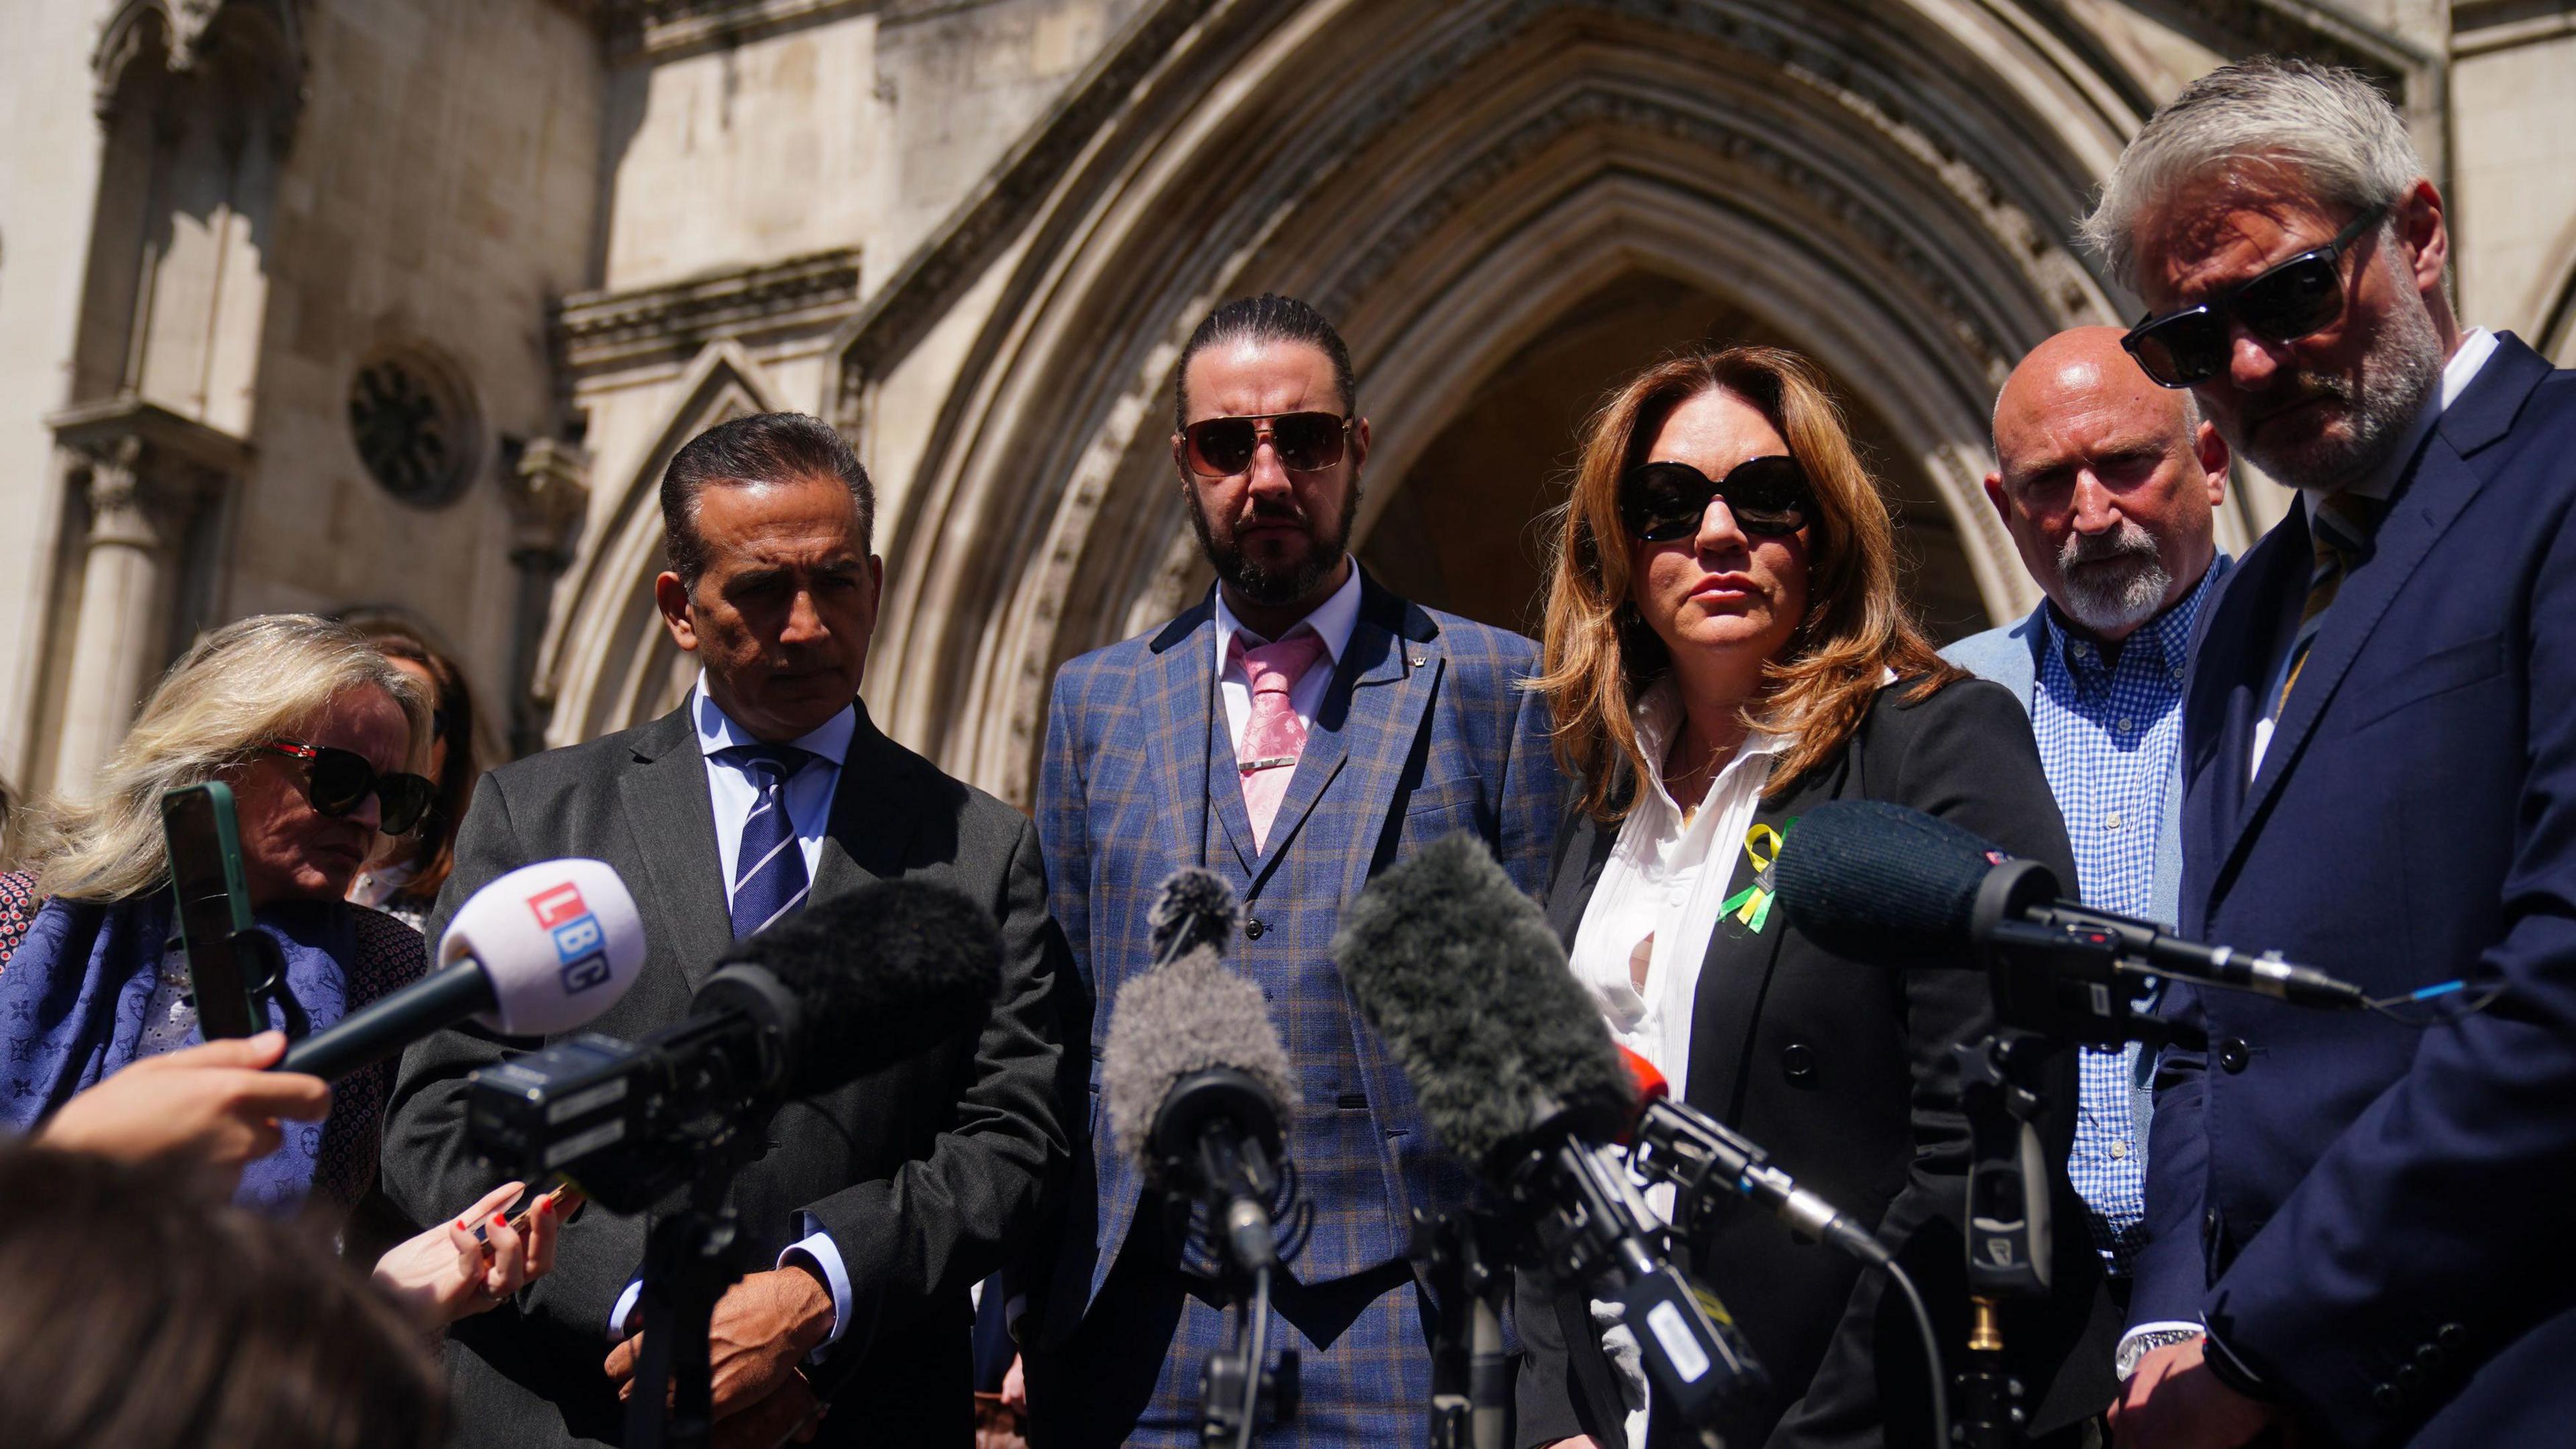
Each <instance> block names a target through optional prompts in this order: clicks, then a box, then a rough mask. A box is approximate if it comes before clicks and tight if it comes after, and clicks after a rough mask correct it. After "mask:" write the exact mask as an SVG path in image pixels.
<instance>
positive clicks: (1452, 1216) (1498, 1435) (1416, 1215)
mask: <svg viewBox="0 0 2576 1449" xmlns="http://www.w3.org/2000/svg"><path fill="white" fill-rule="evenodd" d="M1413 1260H1414V1261H1415V1262H1417V1263H1420V1264H1421V1265H1422V1266H1423V1269H1424V1271H1425V1272H1426V1273H1428V1274H1429V1276H1430V1279H1431V1292H1432V1296H1433V1298H1434V1299H1435V1300H1437V1303H1438V1308H1439V1312H1438V1315H1437V1321H1436V1324H1435V1326H1434V1331H1433V1334H1432V1339H1431V1449H1506V1445H1507V1444H1508V1442H1509V1440H1508V1436H1509V1434H1510V1431H1511V1403H1512V1396H1511V1383H1512V1377H1511V1375H1512V1366H1511V1359H1510V1357H1509V1356H1508V1355H1506V1354H1505V1353H1504V1351H1503V1311H1502V1303H1503V1294H1504V1292H1505V1291H1506V1288H1507V1286H1508V1285H1509V1282H1510V1280H1509V1279H1508V1278H1506V1277H1505V1276H1504V1275H1503V1273H1502V1271H1501V1270H1502V1267H1503V1265H1504V1264H1506V1263H1508V1262H1509V1261H1510V1260H1511V1255H1510V1253H1509V1251H1508V1248H1507V1239H1506V1237H1505V1229H1504V1226H1503V1225H1502V1224H1501V1223H1500V1222H1498V1221H1497V1220H1495V1219H1494V1218H1493V1217H1491V1216H1489V1215H1488V1214H1485V1213H1479V1212H1473V1211H1470V1210H1467V1209H1463V1208H1453V1209H1450V1210H1449V1211H1446V1212H1442V1213H1438V1214H1436V1215H1435V1214H1432V1213H1427V1212H1425V1211H1424V1210H1422V1209H1421V1208H1415V1209H1414V1210H1413Z"/></svg>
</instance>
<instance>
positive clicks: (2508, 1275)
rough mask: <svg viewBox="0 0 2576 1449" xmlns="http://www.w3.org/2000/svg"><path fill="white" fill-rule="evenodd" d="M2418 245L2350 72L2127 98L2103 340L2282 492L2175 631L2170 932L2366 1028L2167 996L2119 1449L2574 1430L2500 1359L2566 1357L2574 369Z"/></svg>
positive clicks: (2425, 205) (2559, 1380)
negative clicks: (2267, 1437)
mask: <svg viewBox="0 0 2576 1449" xmlns="http://www.w3.org/2000/svg"><path fill="white" fill-rule="evenodd" d="M2444 220H2445V218H2444V207H2443V201H2442V197H2441V194H2440V193H2439V192H2438V191H2437V190H2435V188H2434V186H2433V183H2432V182H2431V181H2429V180H2427V179H2425V177H2424V174H2423V165H2422V162H2421V161H2420V160H2419V159H2418V157H2417V156H2416V154H2415V150H2414V147H2413V145H2412V143H2411V141H2410V140H2409V138H2408V134H2407V129H2406V124H2405V121H2404V119H2403V118H2402V117H2401V116H2400V115H2399V114H2398V113H2397V111H2396V109H2395V108H2394V107H2393V106H2391V105H2390V104H2389V102H2388V101H2387V100H2386V99H2385V98H2384V97H2382V96H2381V95H2380V94H2379V93H2378V92H2377V91H2376V90H2375V89H2373V88H2372V87H2371V85H2370V84H2369V83H2368V82H2367V81H2366V80H2364V79H2363V78H2362V77H2361V76H2359V75H2356V74H2353V73H2351V72H2346V71H2337V70H2331V69H2327V68H2323V67H2319V66H2314V65H2309V64H2306V63H2304V62H2297V61H2278V60H2268V59H2267V60H2256V61H2251V62H2248V63H2245V64H2243V65H2236V66H2229V67H2225V68H2222V69H2220V70H2218V71H2215V72H2213V73H2211V74H2210V75H2207V76H2204V77H2202V78H2201V79H2200V80H2198V81H2195V82H2193V83H2192V84H2191V85H2190V86H2188V87H2186V88H2185V89H2184V90H2183V92H2182V93H2181V94H2180V95H2178V96H2176V97H2175V99H2174V100H2173V101H2172V102H2171V103H2170V104H2168V105H2167V106H2165V108H2164V109H2162V110H2161V111H2159V112H2158V113H2157V114H2156V116H2155V117H2154V118H2153V119H2152V120H2150V121H2149V122H2148V124H2147V126H2146V127H2145V129H2144V130H2143V131H2142V132H2141V133H2140V134H2139V136H2138V137H2137V139H2136V140H2135V141H2133V142H2132V143H2131V144H2130V146H2129V149H2128V151H2127V152H2126V153H2125V154H2124V155H2123V156H2122V157H2121V160H2120V164H2119V166H2118V168H2117V169H2116V170H2115V172H2114V173H2113V175H2112V177H2111V180H2110V183H2109V185H2108V186H2107V187H2106V188H2105V191H2104V195H2103V198H2102V203H2101V206H2100V208H2099V209H2098V210H2097V211H2096V212H2095V214H2094V215H2093V217H2092V218H2091V219H2090V220H2089V221H2088V222H2087V223H2086V232H2087V238H2088V240H2089V241H2090V242H2091V243H2092V244H2093V245H2094V246H2095V247H2096V248H2097V249H2098V250H2099V251H2100V252H2101V254H2102V255H2103V256H2104V258H2105V259H2106V260H2107V261H2108V262H2109V263H2110V266H2111V270H2112V271H2113V273H2114V274H2115V275H2116V276H2117V277H2118V278H2119V279H2120V280H2121V281H2122V282H2123V283H2125V284H2127V285H2129V286H2130V287H2132V288H2133V289H2134V290H2135V291H2136V293H2137V294H2138V296H2139V298H2140V300H2141V301H2143V302H2144V303H2145V311H2146V316H2145V317H2144V319H2143V320H2142V321H2141V322H2140V323H2139V324H2138V325H2137V326H2136V327H2135V328H2133V329H2132V330H2131V331H2130V333H2129V334H2128V337H2127V345H2128V349H2129V351H2130V353H2131V355H2132V356H2134V357H2135V358H2136V359H2137V361H2138V363H2139V365H2140V366H2141V367H2142V368H2144V370H2145V371H2146V372H2147V374H2148V375H2149V376H2150V377H2151V378H2153V379H2154V380H2156V381H2157V382H2159V383H2162V384H2164V385H2166V386H2168V387H2190V388H2191V389H2192V390H2193V393H2194V395H2195V397H2196V398H2197V400H2198V402H2199V404H2200V406H2201V407H2202V409H2203V410H2204V411H2205V412H2206V413H2207V415H2208V416H2209V418H2210V420H2211V421H2212V422H2214V423H2215V424H2216V425H2217V427H2218V430H2219V432H2220V433H2221V434H2222V435H2224V436H2225V437H2226V439H2227V441H2228V442H2229V443H2231V444H2232V445H2234V447H2235V449H2236V450H2237V452H2238V453H2239V454H2241V455H2243V456H2245V457H2247V458H2249V459H2251V460H2252V461H2254V462H2255V463H2258V464H2260V465H2261V466H2262V467H2263V468H2264V469H2265V470H2266V471H2268V472H2269V473H2271V474H2272V475H2273V476H2274V477H2276V478H2278V479H2280V480H2281V481H2282V482H2284V483H2287V484H2289V485H2291V486H2293V487H2295V488H2297V489H2298V490H2299V498H2298V501H2297V502H2296V504H2295V505H2294V506H2293V507H2292V509H2291V510H2290V514H2289V516H2288V517H2287V518H2286V519H2285V520H2283V522H2282V523H2281V525H2280V526H2279V527H2277V528H2275V529H2274V530H2273V531H2272V532H2271V533H2270V534H2269V535H2267V536H2266V537H2265V538H2264V539H2263V541H2262V542H2261V543H2260V544H2258V545H2257V546H2256V547H2255V548H2254V549H2253V550H2251V551H2250V552H2249V553H2248V554H2247V556H2246V557H2245V559H2244V561H2243V562H2242V563H2241V564H2239V565H2238V567H2237V568H2236V569H2235V570H2234V571H2233V572H2232V573H2231V574H2230V575H2229V576H2228V577H2227V579H2226V580H2225V581H2224V583H2223V585H2222V586H2221V588H2220V590H2219V592H2218V594H2217V596H2216V597H2215V598H2214V599H2213V600H2211V601H2210V602H2209V603H2208V605H2207V606H2206V607H2205V610H2204V615H2203V618H2202V621H2201V623H2200V626H2199V630H2198V641H2197V649H2196V652H2195V655H2194V659H2193V663H2192V665H2191V677H2190V680H2189V683H2188V685H2187V687H2186V690H2185V695H2184V700H2183V728H2182V759H2183V769H2184V790H2185V793H2184V804H2183V819H2182V891H2181V899H2180V913H2181V928H2182V931H2183V933H2184V934H2185V935H2187V936H2191V937H2195V938H2199V939H2203V940H2208V941H2213V942H2222V943H2226V944H2228V945H2232V946H2235V947H2237V948H2238V949H2253V950H2262V949H2273V950H2278V951H2280V952H2282V953H2283V954H2284V955H2286V956H2288V957H2289V958H2290V959H2293V960H2297V961H2302V962H2306V963H2309V964H2312V965H2315V966H2318V967H2321V968H2323V969H2325V970H2327V971H2330V972H2332V973H2334V974H2335V975H2337V976H2340V977H2342V978H2344V979H2345V980H2348V981H2351V982H2355V983H2357V984H2359V985H2360V986H2361V988H2362V989H2363V990H2364V991H2365V992H2366V993H2367V994H2368V995H2369V996H2371V997H2372V998H2374V999H2377V1000H2379V1001H2381V1002H2383V1003H2386V1004H2387V1005H2385V1007H2384V1010H2382V1011H2380V1012H2377V1013H2367V1014H2365V1013H2358V1012H2356V1013H2352V1014H2341V1013H2334V1014H2329V1013H2323V1012H2315V1011H2305V1010H2302V1009H2300V1008H2296V1007H2291V1006H2287V1005H2284V1004H2280V1003H2276V1002H2271V1001H2269V1000H2267V999H2263V998H2256V997H2250V996H2243V995H2236V994H2231V993H2225V992H2217V991H2208V990H2197V989H2192V988H2188V987H2183V986H2180V985H2179V984H2176V985H2175V986H2173V987H2171V988H2169V998H2168V1005H2167V1011H2168V1014H2170V1015H2172V1016H2175V1017H2177V1018H2180V1019H2181V1020H2182V1021H2184V1022H2185V1023H2186V1024H2188V1025H2189V1026H2192V1027H2195V1028H2198V1029H2200V1030H2201V1031H2203V1032H2205V1033H2206V1037H2207V1047H2206V1050H2189V1051H2186V1050H2182V1049H2180V1048H2171V1049H2168V1050H2167V1051H2166V1052H2165V1053H2164V1056H2163V1058H2162V1060H2161V1063H2160V1069H2159V1072H2158V1078H2157V1085H2156V1098H2155V1119H2154V1127H2153V1131H2152V1137H2151V1142H2150V1151H2149V1154H2148V1167H2147V1183H2146V1201H2147V1222H2148V1232H2149V1236H2148V1242H2147V1244H2146V1246H2145V1247H2144V1249H2143V1250H2142V1252H2141V1254H2140V1256H2139V1259H2138V1269H2137V1272H2138V1286H2137V1290H2136V1292H2137V1298H2136V1306H2135V1307H2134V1308H2133V1312H2132V1319H2133V1323H2132V1328H2131V1334H2130V1341H2129V1343H2128V1344H2127V1345H2126V1348H2127V1350H2128V1353H2127V1354H2126V1355H2124V1356H2133V1357H2136V1358H2137V1362H2138V1366H2137V1369H2136V1372H2135V1374H2134V1375H2133V1376H2132V1377H2131V1378H2130V1380H2129V1382H2128V1386H2127V1389H2126V1391H2125V1393H2124V1396H2123V1399H2122V1401H2121V1403H2120V1404H2119V1405H2118V1406H2116V1408H2115V1409H2114V1413H2113V1427H2114V1429H2115V1431H2116V1433H2117V1434H2118V1437H2119V1440H2120V1443H2121V1444H2122V1446H2123V1449H2127V1446H2130V1445H2137V1446H2142V1449H2165V1446H2232V1445H2236V1444H2241V1443H2245V1442H2248V1441H2249V1440H2251V1439H2253V1438H2254V1437H2255V1436H2256V1435H2258V1434H2261V1433H2263V1432H2265V1430H2266V1429H2267V1428H2268V1427H2269V1426H2271V1425H2274V1424H2276V1423H2285V1424H2289V1425H2292V1426H2295V1429H2296V1431H2297V1432H2298V1434H2299V1436H2300V1437H2301V1439H2302V1440H2303V1441H2305V1442H2327V1443H2336V1444H2382V1443H2394V1442H2400V1441H2404V1440H2409V1439H2410V1438H2411V1440H2412V1442H2416V1443H2419V1444H2420V1443H2436V1442H2438V1443H2446V1444H2448V1443H2459V1444H2469V1443H2479V1444H2504V1443H2537V1442H2543V1441H2554V1440H2555V1439H2557V1438H2559V1437H2563V1435H2564V1432H2565V1424H2566V1422H2567V1415H2568V1412H2569V1409H2570V1406H2571V1405H2576V1385H2571V1380H2570V1379H2569V1376H2568V1375H2566V1374H2565V1373H2564V1372H2563V1370H2562V1369H2555V1368H2552V1367H2551V1366H2550V1365H2549V1364H2548V1362H2547V1360H2548V1358H2549V1355H2548V1354H2545V1353H2543V1354H2537V1355H2535V1354H2533V1353H2531V1352H2529V1351H2527V1345H2528V1344H2529V1343H2530V1342H2535V1341H2536V1342H2541V1343H2544V1344H2548V1343H2556V1342H2560V1341H2563V1340H2564V1339H2566V1338H2567V1337H2568V1336H2569V1335H2570V1334H2571V1332H2576V1247H2571V1245H2570V1242H2569V1237H2568V1235H2567V1234H2566V1233H2564V1232H2563V1230H2562V1229H2561V1224H2562V1222H2563V1219H2564V1216H2565V1213H2566V1210H2567V1204H2566V1199H2565V1188H2566V1184H2567V1183H2568V1182H2569V1181H2570V1180H2571V1178H2576V1111H2571V1110H2570V1109H2569V1103H2571V1102H2576V468H2571V467H2570V465H2569V458H2570V456H2571V454H2576V374H2570V373H2567V372H2561V371H2554V370H2552V368H2551V367H2550V365H2549V364H2548V363H2547V362H2546V361H2544V360H2543V359H2542V358H2540V357H2539V356H2538V355H2537V354H2535V353H2533V352H2532V351H2531V350H2530V349H2529V348H2528V347H2525V346H2524V345H2523V344H2522V343H2521V342H2520V341H2518V340H2516V339H2515V338H2513V337H2512V336H2511V335H2509V334H2495V333H2488V332H2484V331H2480V330H2470V331H2466V332H2463V330H2462V329H2461V327H2460V324H2459V323H2458V321H2457V320H2456V319H2455V318H2454V316H2453V315H2452V311H2451V304H2450V299H2449V296H2448V294H2447V292H2446V291H2445V288H2444V278H2443V272H2444V268H2445V265H2446V263H2447V261H2448V258H2449V235H2448V232H2447V230H2446V228H2445V225H2444ZM2453 982H2460V983H2465V984H2464V985H2461V986H2458V987H2449V986H2446V983H2453ZM2418 996H2421V997H2422V998H2423V999H2421V1000H2412V999H2410V998H2415V997H2418ZM2391 1017H2395V1018H2398V1019H2395V1020H2391V1019H2390V1018H2391ZM2142 1319H2143V1320H2150V1321H2139V1320H2142ZM2140 1350H2143V1353H2141V1352H2140ZM2517 1415H2526V1416H2531V1417H2528V1418H2524V1419H2519V1420H2517V1419H2516V1417H2515V1416H2517ZM2542 1423H2547V1424H2549V1425H2550V1427H2549V1428H2547V1429H2546V1430H2541V1429H2539V1428H2537V1427H2536V1426H2537V1425H2539V1424H2542Z"/></svg>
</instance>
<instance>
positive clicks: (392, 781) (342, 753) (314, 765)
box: [260, 740, 438, 835]
mask: <svg viewBox="0 0 2576 1449" xmlns="http://www.w3.org/2000/svg"><path fill="white" fill-rule="evenodd" d="M260 748H261V749H264V750H267V751H269V752H271V753H272V754H280V755H284V756H286V757H287V758H289V759H295V760H302V761H303V762H304V798H305V799H306V800H307V801H309V802H311V804H312V806H313V809H314V813H316V814H319V815H329V816H332V817H334V818H337V817H339V816H342V815H346V814H348V813H349V812H350V811H352V810H355V809H357V808H358V807H359V806H360V805H362V804H364V803H365V802H366V799H367V797H368V796H369V795H373V796H375V797H376V808H377V812H378V819H379V821H380V822H381V828H382V829H383V830H384V833H385V834H387V835H407V834H409V833H411V828H412V827H413V826H415V825H418V824H419V823H420V817H421V816H423V815H425V814H427V813H428V811H429V804H430V800H431V797H433V796H434V795H436V794H437V793H438V787H437V786H435V785H433V784H431V783H430V782H429V781H427V780H425V779H423V778H421V777H420V776H418V775H405V774H399V773H387V774H378V773H377V771H376V767H375V766H373V765H371V764H369V763H367V757H366V756H364V755H362V754H359V753H358V752H356V751H355V750H335V749H333V748H331V747H330V746H329V745H308V744H306V743H304V742H303V741H302V740H270V741H268V742H267V743H265V744H263V745H261V746H260Z"/></svg>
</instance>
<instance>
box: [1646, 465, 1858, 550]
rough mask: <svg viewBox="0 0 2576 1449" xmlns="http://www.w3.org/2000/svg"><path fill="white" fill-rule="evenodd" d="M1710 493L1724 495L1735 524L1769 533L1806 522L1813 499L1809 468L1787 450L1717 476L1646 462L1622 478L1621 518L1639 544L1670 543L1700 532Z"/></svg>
mask: <svg viewBox="0 0 2576 1449" xmlns="http://www.w3.org/2000/svg"><path fill="white" fill-rule="evenodd" d="M1712 498H1723V499H1725V500H1726V511H1727V512H1729V513H1732V514H1734V515H1735V526H1736V527H1737V528H1740V529H1742V530H1744V531H1745V532H1746V533H1748V534H1755V535H1759V536H1763V537H1770V538H1777V537H1779V536H1781V535H1783V534H1791V533H1796V532H1797V531H1798V530H1799V529H1802V528H1804V527H1806V526H1807V511H1808V508H1809V507H1810V505H1811V503H1812V501H1813V499H1812V495H1810V494H1809V493H1808V491H1807V474H1806V471H1805V470H1804V469H1802V468H1800V467H1799V466H1798V460H1797V459H1795V458H1791V457H1788V456H1786V455H1783V454H1778V453H1773V454H1769V455H1767V456H1764V457H1760V458H1747V459H1745V460H1744V461H1743V462H1741V463H1738V464H1736V465H1735V466H1734V467H1733V468H1731V469H1728V470H1727V474H1726V476H1725V477H1724V478H1719V479H1712V478H1710V477H1709V476H1708V475H1707V474H1706V473H1703V472H1701V471H1700V470H1698V469H1697V468H1694V467H1692V466H1691V465H1690V464H1688V463H1645V464H1640V465H1639V466H1637V467H1635V468H1631V469H1629V470H1628V476H1627V477H1626V478H1623V479H1621V480H1620V482H1619V522H1620V524H1621V526H1623V527H1625V528H1626V529H1627V530H1628V533H1629V535H1630V536H1631V537H1633V538H1635V539H1636V540H1637V541H1638V542H1640V543H1670V542H1672V541H1673V540H1675V539H1677V538H1688V537H1690V536H1691V535H1692V534H1695V533H1697V532H1699V525H1700V520H1701V518H1703V517H1704V516H1705V515H1706V514H1707V513H1708V501H1709V500H1710V499H1712Z"/></svg>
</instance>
